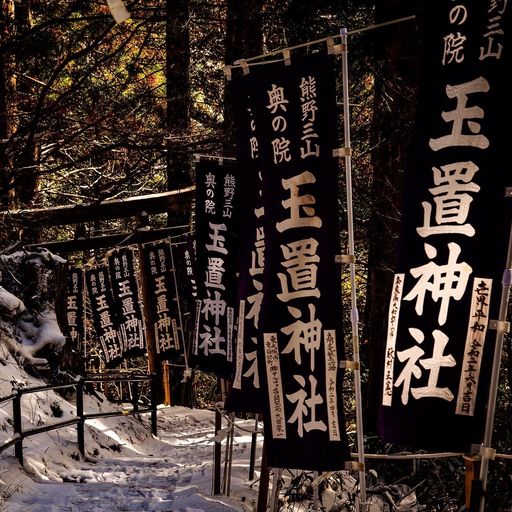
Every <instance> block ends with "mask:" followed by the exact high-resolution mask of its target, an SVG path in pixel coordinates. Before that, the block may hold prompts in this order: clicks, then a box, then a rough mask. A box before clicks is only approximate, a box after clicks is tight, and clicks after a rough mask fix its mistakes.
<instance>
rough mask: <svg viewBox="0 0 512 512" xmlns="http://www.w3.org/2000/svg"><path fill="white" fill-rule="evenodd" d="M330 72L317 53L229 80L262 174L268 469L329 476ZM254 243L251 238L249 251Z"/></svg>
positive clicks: (334, 304)
mask: <svg viewBox="0 0 512 512" xmlns="http://www.w3.org/2000/svg"><path fill="white" fill-rule="evenodd" d="M333 66H334V61H333V57H330V56H328V55H327V50H325V54H318V55H314V56H310V57H305V58H299V57H297V58H294V59H292V63H291V65H289V66H286V65H285V64H284V63H282V62H281V63H278V64H267V65H264V66H257V67H254V68H251V72H250V73H249V74H248V75H247V76H245V77H241V78H240V79H239V80H237V83H236V86H237V87H239V88H240V91H243V92H244V93H246V94H248V96H249V97H250V106H251V108H252V110H253V114H254V122H255V128H256V132H255V137H256V139H255V140H254V141H253V143H254V148H257V151H258V154H259V159H260V165H261V172H262V184H263V206H264V215H263V220H264V226H263V227H264V232H263V233H264V242H265V265H264V273H263V280H262V282H263V291H264V295H263V302H262V305H261V311H260V314H259V331H260V332H261V337H260V339H259V340H258V345H257V346H258V350H259V354H258V361H259V370H260V381H263V382H264V386H265V387H264V388H263V389H264V390H265V401H266V406H265V439H266V442H267V443H268V444H267V456H268V464H269V466H273V467H288V468H290V467H293V468H303V469H314V470H335V469H340V468H342V467H343V466H344V461H346V460H348V459H349V458H350V457H349V453H348V446H347V439H346V433H345V421H344V414H343V400H342V380H343V371H342V370H341V369H340V368H339V360H342V359H344V350H343V332H342V327H341V317H342V312H341V283H340V277H339V276H340V269H339V267H337V265H336V263H335V259H336V255H337V254H339V252H340V248H339V230H338V219H337V214H336V212H337V211H338V207H337V206H338V205H337V177H338V172H339V168H338V164H339V162H338V160H337V159H335V158H333V156H332V155H333V150H334V149H335V148H337V147H338V141H337V129H336V126H337V116H336V112H337V108H336V95H335V77H334V70H333ZM246 122H247V118H246V115H245V117H244V118H243V119H242V120H241V123H246ZM253 225H254V222H253ZM263 233H262V235H263ZM256 242H259V241H258V239H257V236H256V239H255V240H254V241H253V245H252V246H251V252H252V251H253V250H255V249H256V248H257V245H256ZM254 254H255V256H257V254H258V252H257V250H255V253H254ZM259 265H260V264H259V262H257V261H256V262H255V267H254V269H255V270H256V271H257V269H258V268H259ZM251 284H253V283H251ZM256 289H257V288H256Z"/></svg>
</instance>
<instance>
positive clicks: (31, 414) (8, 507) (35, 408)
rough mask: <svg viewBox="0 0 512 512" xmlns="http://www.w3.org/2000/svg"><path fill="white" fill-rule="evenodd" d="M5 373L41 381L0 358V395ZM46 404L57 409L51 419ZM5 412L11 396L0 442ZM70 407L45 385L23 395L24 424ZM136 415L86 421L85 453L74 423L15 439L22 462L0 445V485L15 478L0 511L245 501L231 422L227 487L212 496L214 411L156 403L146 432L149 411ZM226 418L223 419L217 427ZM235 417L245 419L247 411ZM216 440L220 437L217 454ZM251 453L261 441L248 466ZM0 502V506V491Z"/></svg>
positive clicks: (241, 450) (106, 511)
mask: <svg viewBox="0 0 512 512" xmlns="http://www.w3.org/2000/svg"><path fill="white" fill-rule="evenodd" d="M13 382H18V383H20V382H23V383H24V385H26V386H35V385H41V384H42V382H41V381H39V380H37V379H34V378H31V377H29V376H28V375H26V374H24V373H23V372H21V371H20V370H19V368H18V366H17V365H16V364H15V363H14V362H13V360H12V359H8V362H7V364H6V365H5V366H0V397H2V396H7V395H9V394H10V393H11V386H12V383H13ZM84 408H85V410H86V411H88V412H92V411H107V410H112V409H115V408H116V406H114V405H112V404H110V403H108V402H107V401H103V402H100V401H99V400H97V399H96V398H94V397H91V396H88V397H87V398H86V400H85V407H84ZM55 411H60V412H58V413H57V414H61V413H62V415H61V416H60V417H59V418H58V419H57V418H55V416H54V415H55ZM11 412H12V406H11V404H9V403H7V404H5V403H4V404H0V443H2V442H3V441H4V440H6V439H9V438H10V437H11V436H12V425H11V421H10V415H11ZM74 414H75V406H74V404H73V403H72V399H71V398H70V399H69V400H65V399H64V398H62V397H61V396H59V395H57V394H55V393H54V392H52V391H50V392H42V393H37V394H34V395H30V396H25V397H24V399H23V416H24V418H23V422H24V426H25V428H29V426H30V425H43V424H50V423H52V422H56V421H59V420H63V419H68V418H71V417H73V415H74ZM142 416H143V417H142V418H141V420H139V419H137V418H133V417H131V416H123V417H115V418H107V419H97V420H91V421H88V422H87V427H86V442H85V446H86V455H87V457H86V460H85V461H84V460H80V457H79V456H78V447H77V437H76V428H75V427H74V426H71V427H63V428H61V429H59V430H54V431H52V432H49V433H44V434H40V435H37V436H33V437H30V438H27V439H26V440H25V441H24V444H23V446H24V454H25V466H24V469H21V468H20V466H19V465H18V462H17V460H16V459H15V458H14V448H12V447H11V448H9V449H8V450H7V451H5V452H4V453H2V454H1V455H0V489H2V487H3V489H4V490H6V489H8V488H13V487H17V488H18V492H16V493H15V494H14V495H13V496H12V497H11V498H10V499H9V500H8V502H7V503H6V504H5V505H4V506H5V511H6V512H21V511H28V510H30V511H32V512H43V511H44V512H60V511H62V512H64V511H66V512H67V511H69V512H80V511H87V512H100V511H101V512H115V511H131V510H137V511H171V510H172V511H183V512H199V511H201V510H203V511H205V512H233V511H240V510H243V511H246V510H252V509H254V507H255V502H256V494H257V486H252V485H251V484H253V483H254V482H249V481H248V465H249V463H248V459H249V452H250V437H251V436H250V434H249V433H245V432H242V431H240V432H238V431H237V433H236V435H235V440H234V452H233V470H232V481H231V482H232V483H231V493H230V494H231V496H230V497H225V496H212V495H211V491H212V466H213V436H214V412H213V411H205V410H195V409H187V408H184V407H165V408H161V409H159V412H158V427H159V433H158V438H157V439H155V438H154V437H153V436H152V435H151V433H150V429H149V417H146V416H145V415H142ZM238 422H239V420H237V423H238ZM226 424H227V423H226V421H223V426H224V427H225V426H226ZM240 424H241V425H245V428H248V429H251V428H254V422H253V421H249V422H241V423H240ZM260 441H261V437H260ZM224 443H225V442H224ZM224 450H225V447H224V445H223V456H224ZM260 457H261V446H259V448H258V453H257V462H256V468H259V463H260V461H261V458H260ZM257 476H258V473H257ZM0 494H1V493H0ZM0 510H3V509H2V504H1V499H0Z"/></svg>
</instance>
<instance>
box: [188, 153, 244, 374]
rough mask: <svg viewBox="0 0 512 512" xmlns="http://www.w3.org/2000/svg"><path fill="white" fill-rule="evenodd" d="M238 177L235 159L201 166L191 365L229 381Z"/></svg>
mask: <svg viewBox="0 0 512 512" xmlns="http://www.w3.org/2000/svg"><path fill="white" fill-rule="evenodd" d="M237 186H238V185H237V175H236V173H235V166H234V164H233V163H232V162H231V161H227V160H224V159H221V160H219V161H218V160H207V159H204V160H200V161H199V162H198V163H197V165H196V241H197V242H196V243H197V246H196V250H197V276H196V279H197V302H196V328H195V333H194V340H193V346H192V357H191V361H192V364H194V365H197V366H198V368H199V369H200V370H205V371H210V372H213V373H215V374H216V375H217V376H219V377H223V378H230V377H231V372H232V366H233V357H234V321H235V302H236V277H235V268H236V267H235V266H236V252H235V249H236V237H235V231H236V229H235V220H236V215H237V214H236V201H237Z"/></svg>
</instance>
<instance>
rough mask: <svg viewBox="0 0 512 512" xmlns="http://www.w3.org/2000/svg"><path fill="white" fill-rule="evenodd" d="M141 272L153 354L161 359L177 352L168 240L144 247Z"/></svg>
mask: <svg viewBox="0 0 512 512" xmlns="http://www.w3.org/2000/svg"><path fill="white" fill-rule="evenodd" d="M142 260H143V271H144V272H145V275H146V282H147V287H148V297H149V304H147V311H148V313H149V317H150V318H151V329H152V331H153V336H154V338H155V343H156V351H157V353H158V354H159V355H160V357H161V358H163V359H165V358H170V357H171V356H172V355H173V353H176V352H181V351H182V346H181V342H180V336H179V332H178V315H177V304H176V301H177V299H176V292H175V283H174V277H173V275H172V272H174V269H173V268H172V262H171V250H170V246H169V241H167V240H165V241H162V242H156V243H154V244H146V245H145V246H144V247H143V250H142Z"/></svg>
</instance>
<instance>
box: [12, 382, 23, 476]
mask: <svg viewBox="0 0 512 512" xmlns="http://www.w3.org/2000/svg"><path fill="white" fill-rule="evenodd" d="M22 396H23V393H22V392H21V391H20V390H19V389H17V390H16V396H15V397H14V398H13V399H12V413H13V428H14V434H18V436H19V439H18V440H17V441H16V444H15V445H14V454H15V455H16V458H17V459H18V462H19V463H20V465H21V466H23V427H22V423H21V397H22Z"/></svg>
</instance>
